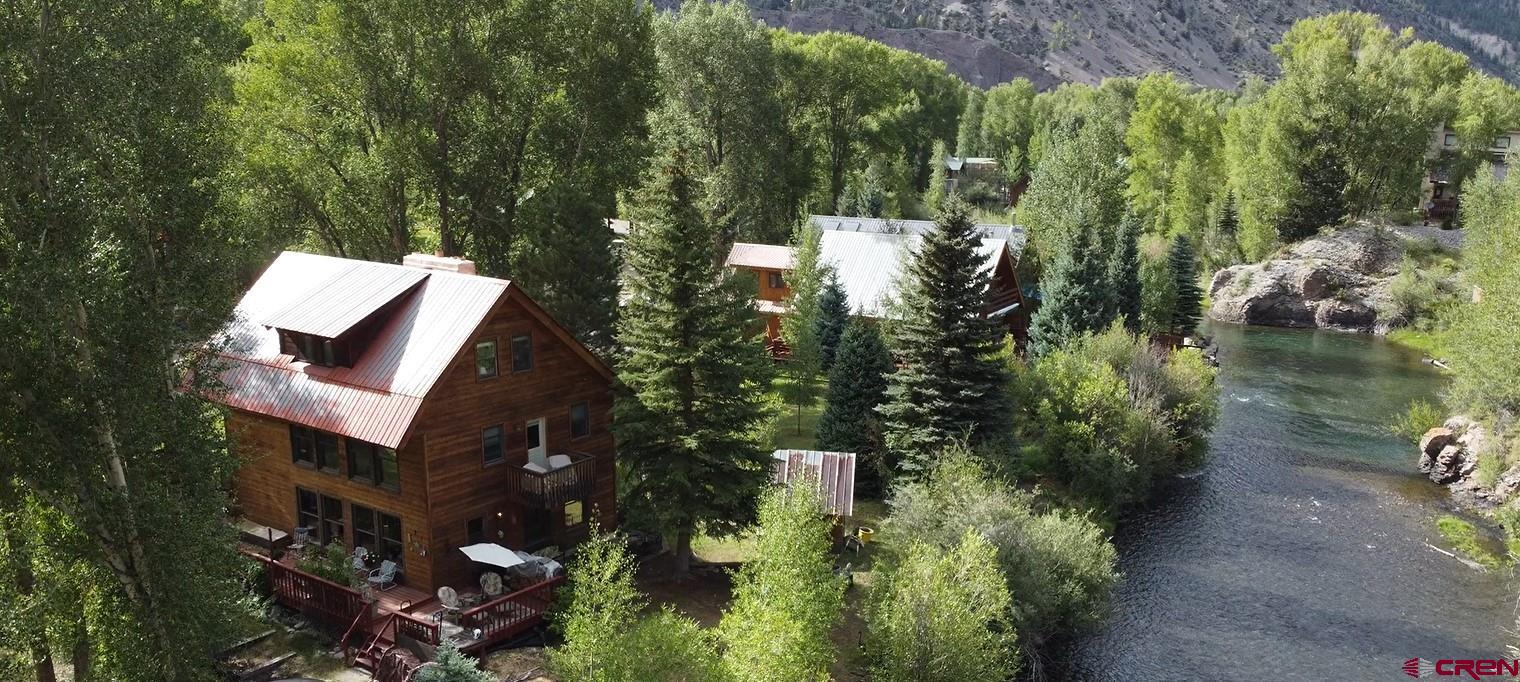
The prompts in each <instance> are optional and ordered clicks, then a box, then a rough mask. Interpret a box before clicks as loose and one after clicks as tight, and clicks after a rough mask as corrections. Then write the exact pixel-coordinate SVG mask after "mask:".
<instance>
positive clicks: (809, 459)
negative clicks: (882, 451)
mask: <svg viewBox="0 0 1520 682" xmlns="http://www.w3.org/2000/svg"><path fill="white" fill-rule="evenodd" d="M771 458H772V459H773V460H774V462H773V465H772V469H771V481H772V482H774V483H776V484H779V485H786V486H789V485H792V484H793V483H794V482H796V481H799V480H805V479H812V480H814V481H816V482H817V485H818V489H819V493H820V496H821V497H822V498H823V507H824V509H825V510H827V511H828V513H830V514H833V515H834V516H853V515H854V514H855V453H853V452H827V451H823V450H777V451H775V452H773V453H771Z"/></svg>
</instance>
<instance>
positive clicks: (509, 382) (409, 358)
mask: <svg viewBox="0 0 1520 682" xmlns="http://www.w3.org/2000/svg"><path fill="white" fill-rule="evenodd" d="M213 347H214V348H215V349H216V350H217V352H218V353H219V355H220V361H221V362H220V365H221V366H220V367H219V368H218V371H219V372H220V380H221V383H222V384H223V388H222V389H221V390H219V391H218V392H217V393H216V394H214V395H213V396H212V398H213V399H214V400H216V401H218V402H220V403H222V404H224V405H225V406H226V407H227V420H226V425H227V436H228V439H229V443H230V445H231V447H233V448H234V450H235V452H236V453H237V455H238V456H239V457H240V459H241V467H240V469H239V470H238V471H237V473H236V475H235V477H234V493H235V497H236V504H237V508H238V511H239V513H240V514H241V515H242V517H243V518H244V520H245V522H246V523H252V524H260V525H262V526H265V527H268V528H272V529H279V530H281V531H285V532H293V531H294V530H295V529H297V528H306V529H310V531H309V534H310V537H311V538H312V539H313V540H315V541H317V542H321V543H326V542H330V541H341V542H343V543H344V545H345V546H346V547H355V546H360V547H365V548H366V549H368V550H369V551H370V552H371V553H376V554H378V555H380V556H381V557H383V558H385V559H390V560H392V561H394V562H396V563H397V564H399V565H400V575H401V579H400V582H401V583H402V584H403V585H405V586H407V587H410V588H414V589H417V590H421V591H426V592H428V593H431V592H433V591H434V590H435V589H436V588H437V587H439V586H442V585H453V586H456V587H461V586H468V585H470V584H472V583H473V582H474V581H475V580H476V571H475V567H474V566H472V565H471V563H470V562H469V560H468V558H467V557H465V556H464V554H463V553H461V552H460V551H459V550H458V548H459V547H461V546H464V545H469V544H474V543H479V542H494V543H499V544H502V545H505V546H508V547H511V548H514V549H521V550H533V549H535V548H541V547H544V546H548V545H556V546H561V547H565V546H569V545H573V544H574V543H576V542H577V541H578V540H580V539H582V538H583V537H585V535H586V532H587V527H588V521H590V520H591V516H592V514H593V513H596V514H597V515H598V520H599V522H600V523H601V524H602V525H603V526H604V527H605V526H612V525H614V524H615V519H616V492H615V484H614V450H613V439H612V433H611V431H610V428H609V427H610V419H611V416H610V415H611V409H612V379H613V375H612V372H611V371H610V370H609V369H608V367H607V366H606V365H605V364H603V363H602V362H601V361H600V360H599V359H598V358H597V357H596V356H595V355H593V354H592V353H591V352H590V351H588V350H587V349H586V348H585V347H584V346H582V345H581V344H580V343H578V342H577V341H576V340H575V339H574V338H573V337H572V336H571V335H570V334H569V333H568V332H567V331H566V330H565V329H564V327H562V326H560V325H559V323H557V322H556V321H555V320H554V319H553V318H551V317H550V316H549V315H548V314H547V313H546V312H545V311H544V310H543V309H542V308H540V307H539V306H538V305H537V304H535V303H534V302H533V301H532V300H531V299H529V298H528V296H527V295H525V294H524V293H523V291H522V289H520V288H519V287H518V286H517V285H515V284H513V283H512V282H509V281H506V280H501V279H494V278H489V277H480V276H477V275H475V274H474V265H473V264H472V263H470V262H469V261H464V260H459V259H451V258H439V257H433V256H425V255H413V256H408V257H407V258H406V260H405V261H404V263H403V264H402V265H393V264H385V263H373V262H367V261H358V260H347V259H342V258H332V257H327V256H318V255H312V254H305V253H293V252H287V253H284V254H281V255H280V256H279V257H278V258H277V259H275V261H274V262H273V263H272V264H271V265H270V266H269V267H268V269H267V270H265V271H264V273H263V275H262V276H260V277H259V279H258V281H257V282H255V283H254V285H253V287H252V288H251V289H249V291H248V293H247V294H246V295H245V296H244V297H243V299H242V301H241V302H240V303H239V304H238V307H237V311H236V318H235V319H234V321H233V322H232V323H231V324H230V325H229V326H228V327H227V328H226V329H225V330H224V332H223V334H222V335H221V336H220V338H218V339H217V340H216V341H215V343H214V344H213Z"/></svg>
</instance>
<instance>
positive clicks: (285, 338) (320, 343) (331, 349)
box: [280, 329, 353, 367]
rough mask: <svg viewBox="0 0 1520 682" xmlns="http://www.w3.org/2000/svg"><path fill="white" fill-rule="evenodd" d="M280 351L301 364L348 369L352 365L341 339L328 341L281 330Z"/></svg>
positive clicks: (315, 336)
mask: <svg viewBox="0 0 1520 682" xmlns="http://www.w3.org/2000/svg"><path fill="white" fill-rule="evenodd" d="M280 349H281V351H282V352H284V353H285V354H287V355H291V356H294V357H295V359H297V360H300V361H301V362H309V363H311V364H313V365H321V366H323V367H348V366H351V365H352V364H353V359H352V358H351V357H349V344H348V343H347V342H346V341H343V340H342V339H328V338H323V337H321V336H317V335H315V334H302V333H300V332H293V331H288V330H284V329H281V330H280Z"/></svg>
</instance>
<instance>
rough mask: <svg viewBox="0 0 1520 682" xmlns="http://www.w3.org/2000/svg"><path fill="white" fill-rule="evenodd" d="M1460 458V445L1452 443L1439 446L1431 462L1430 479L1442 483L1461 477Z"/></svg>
mask: <svg viewBox="0 0 1520 682" xmlns="http://www.w3.org/2000/svg"><path fill="white" fill-rule="evenodd" d="M1462 459H1463V458H1462V446H1460V445H1456V444H1452V445H1448V446H1446V447H1444V448H1441V451H1440V452H1439V453H1437V454H1436V456H1435V459H1434V461H1432V462H1431V465H1430V474H1429V476H1430V480H1432V481H1435V482H1436V483H1440V484H1443V485H1444V484H1447V483H1452V482H1455V481H1457V480H1459V479H1461V478H1462Z"/></svg>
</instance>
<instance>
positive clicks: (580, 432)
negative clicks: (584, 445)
mask: <svg viewBox="0 0 1520 682" xmlns="http://www.w3.org/2000/svg"><path fill="white" fill-rule="evenodd" d="M590 433H591V404H590V403H576V404H574V405H571V406H570V437H571V438H580V437H581V436H585V435H589V434H590Z"/></svg>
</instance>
